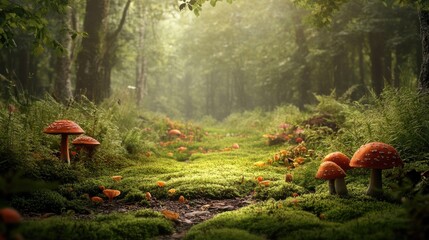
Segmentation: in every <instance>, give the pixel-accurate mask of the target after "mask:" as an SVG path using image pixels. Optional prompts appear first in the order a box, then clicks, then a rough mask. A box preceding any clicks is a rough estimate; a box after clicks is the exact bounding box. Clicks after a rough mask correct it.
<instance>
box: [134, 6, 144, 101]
mask: <svg viewBox="0 0 429 240" xmlns="http://www.w3.org/2000/svg"><path fill="white" fill-rule="evenodd" d="M139 6H141V4H140V5H139ZM142 12H143V9H142V7H140V8H139V17H140V26H139V42H138V49H137V57H136V58H137V59H136V60H137V63H136V64H137V65H136V90H137V95H136V101H137V106H141V105H142V104H143V98H144V95H145V91H146V78H145V66H146V58H145V56H144V51H143V49H144V41H145V30H146V27H145V24H146V23H145V20H144V16H142V14H141V13H142Z"/></svg>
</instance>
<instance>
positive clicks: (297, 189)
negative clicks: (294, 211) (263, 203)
mask: <svg viewBox="0 0 429 240" xmlns="http://www.w3.org/2000/svg"><path fill="white" fill-rule="evenodd" d="M255 191H256V194H255V198H257V199H262V200H267V199H270V198H272V199H276V200H280V199H285V198H287V197H290V196H292V194H293V193H298V194H299V195H301V194H303V193H306V192H308V191H307V190H306V189H305V188H303V187H301V186H298V185H295V184H292V183H287V182H284V181H281V182H280V181H276V182H272V183H270V185H269V186H258V187H257V188H256V190H255Z"/></svg>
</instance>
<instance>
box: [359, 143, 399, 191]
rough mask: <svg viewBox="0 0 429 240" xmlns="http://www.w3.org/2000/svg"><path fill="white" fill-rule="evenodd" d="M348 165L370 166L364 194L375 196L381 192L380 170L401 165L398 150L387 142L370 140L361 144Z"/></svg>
mask: <svg viewBox="0 0 429 240" xmlns="http://www.w3.org/2000/svg"><path fill="white" fill-rule="evenodd" d="M350 166H351V167H356V168H370V169H371V177H370V183H369V186H368V190H367V192H366V194H368V195H370V196H373V197H377V196H380V195H381V194H382V192H383V187H382V179H381V177H382V176H381V170H383V169H388V168H394V167H402V166H403V163H402V160H401V158H400V157H399V154H398V151H396V149H395V148H394V147H392V146H390V145H389V144H386V143H382V142H372V143H368V144H365V145H362V146H361V147H360V148H359V149H358V150H357V151H356V152H355V154H354V155H353V157H352V159H351V160H350Z"/></svg>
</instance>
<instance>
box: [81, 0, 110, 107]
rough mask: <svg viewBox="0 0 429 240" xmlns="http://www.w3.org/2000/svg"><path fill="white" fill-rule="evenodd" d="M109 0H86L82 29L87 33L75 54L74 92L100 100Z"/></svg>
mask: <svg viewBox="0 0 429 240" xmlns="http://www.w3.org/2000/svg"><path fill="white" fill-rule="evenodd" d="M109 2H110V1H109V0H87V1H86V12H85V18H84V22H83V30H84V31H85V32H86V33H87V34H88V36H87V37H86V38H84V39H83V40H82V49H81V50H80V52H79V53H78V56H77V73H76V94H79V95H85V96H86V97H87V98H89V99H90V100H93V101H96V102H100V101H101V100H102V99H103V98H102V95H101V91H100V89H99V88H100V87H101V85H102V84H103V76H104V74H103V71H104V69H103V50H104V49H103V47H104V46H103V43H104V39H105V36H106V29H107V19H106V18H107V14H108V12H109Z"/></svg>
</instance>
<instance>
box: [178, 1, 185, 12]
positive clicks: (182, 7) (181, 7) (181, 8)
mask: <svg viewBox="0 0 429 240" xmlns="http://www.w3.org/2000/svg"><path fill="white" fill-rule="evenodd" d="M185 7H186V3H182V4H180V5H179V10H180V11H182V10H183V9H184V8H185Z"/></svg>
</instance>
